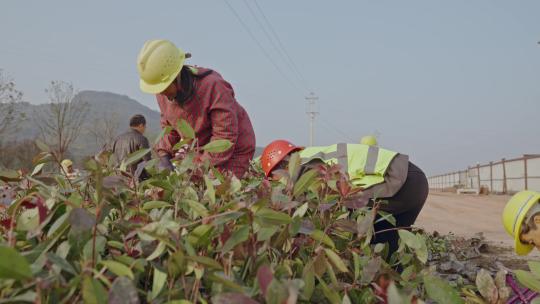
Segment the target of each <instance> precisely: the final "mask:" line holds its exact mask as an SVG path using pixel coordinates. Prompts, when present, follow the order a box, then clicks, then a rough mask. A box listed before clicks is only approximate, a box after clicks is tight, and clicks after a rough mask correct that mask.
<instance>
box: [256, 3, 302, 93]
mask: <svg viewBox="0 0 540 304" xmlns="http://www.w3.org/2000/svg"><path fill="white" fill-rule="evenodd" d="M253 2H254V3H255V6H256V7H257V10H258V11H259V12H260V13H261V15H262V16H263V19H264V21H265V23H266V24H267V25H268V28H269V29H270V31H271V32H272V34H274V37H275V39H276V41H277V42H278V44H279V46H280V47H281V50H282V51H283V53H284V54H285V56H286V57H287V58H288V59H289V62H290V64H291V66H292V68H293V69H294V70H295V71H296V74H297V75H298V76H299V78H300V80H301V81H302V83H303V85H304V87H306V89H307V88H308V85H307V82H306V79H305V78H304V76H303V75H302V73H300V70H299V69H298V66H297V65H296V64H295V63H294V60H293V59H292V57H291V56H290V55H289V52H287V50H286V49H285V46H284V45H283V43H282V42H281V39H279V36H278V34H277V32H276V31H275V30H274V27H273V26H272V24H271V23H270V21H269V20H268V18H267V17H266V14H265V13H264V12H263V10H262V9H261V7H260V6H259V3H258V2H257V0H253ZM308 91H311V90H309V89H308Z"/></svg>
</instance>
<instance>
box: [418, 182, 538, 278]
mask: <svg viewBox="0 0 540 304" xmlns="http://www.w3.org/2000/svg"><path fill="white" fill-rule="evenodd" d="M509 199H510V196H507V195H463V194H455V193H446V192H444V193H443V192H433V191H432V192H431V193H430V194H429V197H428V200H427V201H426V204H425V205H424V208H423V209H422V212H421V213H420V215H419V216H418V219H417V220H416V223H415V226H416V227H419V228H422V229H424V230H426V231H427V232H437V233H439V234H441V235H448V234H453V235H454V236H455V237H452V239H454V241H453V244H454V250H453V251H455V253H457V254H458V255H459V253H460V251H462V250H468V249H470V247H475V246H476V247H477V248H478V249H479V250H477V251H478V252H479V254H476V256H475V255H474V254H473V255H472V256H470V257H468V258H459V257H458V259H459V260H462V261H464V260H466V261H468V262H471V263H474V264H475V265H477V266H478V267H481V268H486V269H490V268H491V269H492V270H495V269H494V268H497V267H498V265H500V264H502V265H504V266H505V267H507V268H509V269H527V268H528V267H527V261H528V260H531V259H535V260H538V259H539V258H540V252H538V251H537V250H534V251H533V252H532V253H531V254H530V255H528V256H526V257H522V256H518V255H516V254H515V253H514V252H513V250H512V245H513V240H512V238H511V237H510V236H509V235H508V234H507V233H506V231H505V230H504V227H503V225H502V222H501V214H502V211H503V209H504V206H505V204H506V202H507V201H508V200H509ZM471 240H476V241H475V246H471V242H472V241H471ZM479 243H482V244H481V245H482V246H479Z"/></svg>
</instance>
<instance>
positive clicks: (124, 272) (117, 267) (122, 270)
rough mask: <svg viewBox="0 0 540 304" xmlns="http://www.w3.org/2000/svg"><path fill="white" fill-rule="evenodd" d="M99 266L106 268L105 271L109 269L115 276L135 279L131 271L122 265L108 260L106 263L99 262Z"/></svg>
mask: <svg viewBox="0 0 540 304" xmlns="http://www.w3.org/2000/svg"><path fill="white" fill-rule="evenodd" d="M101 264H103V265H104V266H105V267H107V269H109V270H110V271H111V272H112V273H114V274H115V275H117V276H119V277H121V276H125V277H128V278H130V279H132V280H134V279H135V276H134V275H133V272H132V271H131V269H130V268H129V267H127V266H126V265H124V264H122V263H119V262H116V261H112V260H108V261H101Z"/></svg>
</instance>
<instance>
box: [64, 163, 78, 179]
mask: <svg viewBox="0 0 540 304" xmlns="http://www.w3.org/2000/svg"><path fill="white" fill-rule="evenodd" d="M60 165H61V166H62V173H63V174H64V175H65V176H66V177H67V178H69V179H74V178H76V177H77V176H79V171H78V170H75V169H73V161H71V159H68V158H66V159H64V160H62V162H61V163H60Z"/></svg>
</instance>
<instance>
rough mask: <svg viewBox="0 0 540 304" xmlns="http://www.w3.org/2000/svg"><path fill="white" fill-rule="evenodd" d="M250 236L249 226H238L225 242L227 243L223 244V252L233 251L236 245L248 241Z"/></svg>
mask: <svg viewBox="0 0 540 304" xmlns="http://www.w3.org/2000/svg"><path fill="white" fill-rule="evenodd" d="M248 237H249V226H248V225H244V226H241V227H240V228H238V230H236V231H235V232H233V234H232V235H231V237H229V239H228V240H227V242H225V245H223V248H222V249H221V252H227V251H231V250H232V249H233V248H234V247H235V246H236V245H238V244H240V243H242V242H245V241H247V239H248Z"/></svg>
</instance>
